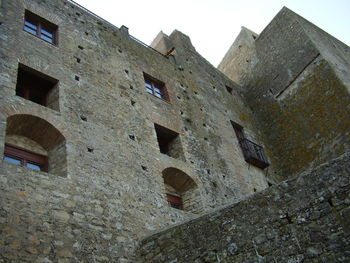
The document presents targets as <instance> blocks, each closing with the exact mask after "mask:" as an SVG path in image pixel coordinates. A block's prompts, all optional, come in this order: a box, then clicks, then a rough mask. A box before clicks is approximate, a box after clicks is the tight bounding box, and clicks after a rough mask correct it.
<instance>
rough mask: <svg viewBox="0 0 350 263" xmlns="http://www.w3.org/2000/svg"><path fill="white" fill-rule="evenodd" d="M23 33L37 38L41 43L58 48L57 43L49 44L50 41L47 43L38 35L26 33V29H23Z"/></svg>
mask: <svg viewBox="0 0 350 263" xmlns="http://www.w3.org/2000/svg"><path fill="white" fill-rule="evenodd" d="M22 31H23V32H25V33H26V34H28V35H31V36H33V37H34V38H36V39H40V40H41V41H43V42H45V43H47V44H50V45H51V46H53V47H56V48H58V44H56V43H51V42H49V41H46V40H45V39H43V38H40V37H38V36H37V35H33V34H31V33H29V32H28V31H26V30H24V29H23V30H22Z"/></svg>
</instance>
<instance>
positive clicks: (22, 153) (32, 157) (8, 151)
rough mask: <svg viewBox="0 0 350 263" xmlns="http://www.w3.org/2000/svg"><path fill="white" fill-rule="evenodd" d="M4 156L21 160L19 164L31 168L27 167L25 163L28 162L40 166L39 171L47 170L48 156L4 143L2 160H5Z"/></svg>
mask: <svg viewBox="0 0 350 263" xmlns="http://www.w3.org/2000/svg"><path fill="white" fill-rule="evenodd" d="M5 157H9V158H12V159H16V160H18V161H20V162H21V164H20V166H23V167H27V168H29V169H32V168H30V167H28V166H27V164H28V163H29V164H34V165H37V166H39V167H40V168H41V169H40V171H42V172H48V158H47V156H45V155H41V154H38V153H35V152H32V151H29V150H27V149H24V148H21V147H18V146H14V145H11V144H8V143H5V149H4V157H3V160H4V161H6V160H5ZM6 162H8V161H6ZM32 170H34V171H37V170H35V169H32Z"/></svg>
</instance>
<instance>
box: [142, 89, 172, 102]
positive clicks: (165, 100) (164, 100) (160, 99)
mask: <svg viewBox="0 0 350 263" xmlns="http://www.w3.org/2000/svg"><path fill="white" fill-rule="evenodd" d="M146 93H147V94H148V95H149V96H151V98H152V97H153V98H156V99H157V100H158V101H163V102H165V103H167V104H169V105H171V103H170V101H169V100H167V99H162V98H159V97H157V96H155V95H153V94H151V93H148V92H147V91H146Z"/></svg>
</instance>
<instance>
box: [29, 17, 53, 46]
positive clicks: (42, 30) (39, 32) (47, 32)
mask: <svg viewBox="0 0 350 263" xmlns="http://www.w3.org/2000/svg"><path fill="white" fill-rule="evenodd" d="M57 29H58V26H57V25H55V24H53V23H51V22H49V21H47V20H46V19H44V18H42V17H40V16H38V15H36V14H34V13H32V12H30V11H28V10H26V11H25V14H24V23H23V30H24V31H26V32H28V33H29V34H31V35H34V36H36V37H38V38H40V39H42V40H44V41H45V42H48V43H50V44H53V45H57Z"/></svg>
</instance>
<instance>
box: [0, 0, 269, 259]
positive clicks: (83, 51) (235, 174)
mask: <svg viewBox="0 0 350 263" xmlns="http://www.w3.org/2000/svg"><path fill="white" fill-rule="evenodd" d="M25 10H29V11H31V12H32V13H34V14H37V15H38V16H40V17H43V18H44V19H46V20H48V21H50V22H52V23H53V24H56V25H57V26H58V45H57V46H54V45H51V44H49V43H47V42H45V41H43V40H42V39H40V38H38V37H36V36H33V35H31V34H29V33H28V32H25V31H24V30H23V23H24V13H25ZM0 12H1V22H2V23H1V24H0V37H1V48H0V56H1V60H0V68H1V70H0V71H1V74H0V80H1V84H0V85H1V89H0V100H1V101H0V121H1V126H0V152H1V157H3V152H4V142H12V143H14V144H15V145H17V146H24V148H27V150H35V152H38V149H34V144H33V143H31V142H30V141H29V140H27V141H26V143H27V144H25V142H24V140H22V139H20V137H16V136H25V137H26V138H28V139H30V140H33V141H34V142H36V143H37V144H39V145H40V146H41V147H42V148H43V149H41V153H43V152H44V151H46V152H47V155H48V157H49V172H48V173H45V172H36V171H33V170H29V169H27V168H25V167H22V166H15V165H13V164H10V163H7V162H5V161H3V160H1V161H0V164H1V165H0V180H1V184H0V192H1V201H0V202H1V206H0V207H1V210H0V213H1V216H0V229H1V231H2V232H1V235H0V251H1V253H0V254H1V257H0V261H1V260H2V261H3V262H123V263H125V262H135V259H134V251H133V249H134V248H135V245H136V243H137V241H138V240H139V239H140V238H142V237H144V236H145V235H146V234H147V233H149V232H150V231H154V230H156V229H159V228H161V227H164V226H168V225H171V224H174V223H178V222H182V221H183V220H185V219H189V218H192V217H193V216H194V213H191V212H187V211H181V210H177V209H173V208H171V207H170V206H169V205H168V203H167V201H166V197H165V193H166V191H165V185H164V179H163V176H162V172H163V171H164V170H165V169H166V168H176V169H179V170H181V171H183V172H184V173H185V174H186V175H188V177H189V178H191V179H192V180H193V181H194V182H195V183H196V188H195V190H194V191H191V192H186V193H184V196H183V198H184V202H185V206H186V209H187V210H188V211H193V212H196V213H200V212H201V213H203V212H205V211H209V210H210V209H212V208H215V207H218V206H221V205H223V204H225V203H227V202H228V201H229V200H231V199H235V200H238V199H240V198H243V197H245V196H247V195H250V194H252V193H253V192H254V189H257V190H262V189H264V188H266V187H267V181H266V178H265V175H264V171H263V170H261V169H258V168H255V167H251V166H250V165H249V164H248V163H246V162H245V161H244V159H243V156H242V152H241V150H240V148H239V145H238V141H237V138H236V136H235V134H234V131H233V129H232V127H231V124H230V120H233V121H236V122H238V123H240V124H241V125H243V126H244V127H245V129H246V133H247V136H248V137H249V138H251V139H253V140H255V141H257V142H258V143H259V142H260V135H259V133H258V131H257V129H256V125H255V124H254V119H253V117H252V113H251V111H250V110H249V108H248V107H247V106H246V105H245V104H244V103H243V101H242V98H241V97H240V95H239V94H238V92H237V91H236V89H237V88H238V86H237V84H235V83H234V82H232V81H231V80H229V79H228V78H227V77H226V76H224V75H223V74H222V73H220V72H219V71H218V70H216V69H215V68H214V67H213V66H212V65H210V64H209V63H208V62H207V61H205V59H204V58H202V57H201V56H200V55H199V54H198V53H196V52H195V49H194V47H193V46H192V44H191V42H190V40H189V38H188V37H187V36H185V35H183V34H182V33H181V32H178V31H175V32H174V33H173V34H172V35H171V36H169V41H171V42H172V43H171V44H172V45H174V46H175V48H176V49H175V50H176V51H175V52H174V54H173V55H172V56H170V57H166V56H164V55H162V54H160V53H159V52H157V51H155V50H153V49H151V48H150V47H147V46H144V45H143V44H141V43H139V42H138V41H136V40H134V39H133V38H132V37H130V36H129V35H128V33H127V29H126V28H125V27H122V28H121V29H118V28H116V27H114V26H112V25H110V24H109V23H107V22H106V21H104V20H102V19H100V18H97V17H95V16H93V15H91V14H90V13H88V12H86V10H83V9H81V8H80V7H78V6H77V5H76V4H74V3H72V2H70V1H61V0H53V1H41V0H27V1H20V0H15V1H4V2H3V3H2V8H1V9H0ZM19 65H24V66H26V67H29V68H31V69H33V70H35V71H38V72H41V73H43V74H45V75H47V76H49V77H50V78H53V79H56V80H58V84H57V86H56V87H55V88H53V89H52V90H51V94H50V95H49V96H48V105H49V107H44V106H42V105H39V104H36V103H34V102H32V101H30V100H26V99H24V98H22V97H20V96H16V83H17V74H18V68H19ZM143 73H146V74H148V75H150V76H152V77H153V78H156V79H158V80H160V81H162V82H164V83H165V86H166V89H167V92H168V95H169V96H168V97H169V101H164V100H161V99H159V98H156V97H155V96H153V95H151V94H148V93H147V92H146V89H145V81H144V77H143ZM226 85H227V86H230V87H231V88H232V89H233V91H232V94H230V93H229V92H228V91H227V90H226V88H225V86H226ZM154 123H157V124H159V125H161V126H163V127H166V128H168V129H170V130H173V131H175V132H177V133H178V134H179V138H178V140H179V141H181V143H180V144H181V149H177V153H179V156H180V155H181V158H178V159H176V158H172V157H169V156H167V155H164V154H161V153H160V152H159V146H158V142H157V137H156V132H155V129H154ZM14 138H17V139H18V140H17V139H16V140H15V141H14ZM180 151H182V152H181V154H180ZM1 159H2V158H1Z"/></svg>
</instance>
